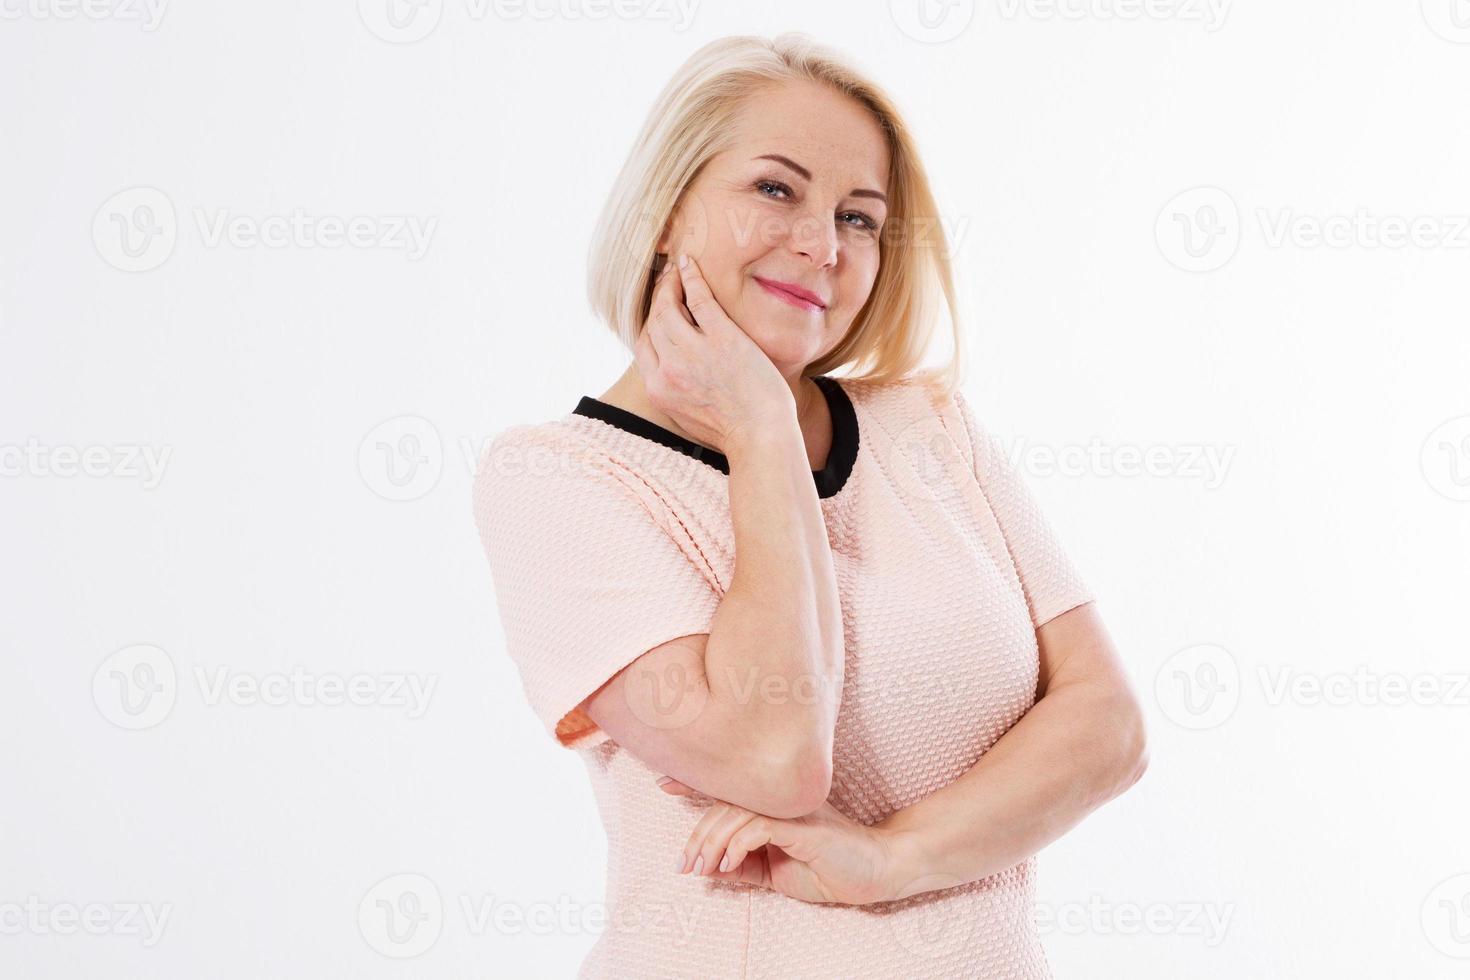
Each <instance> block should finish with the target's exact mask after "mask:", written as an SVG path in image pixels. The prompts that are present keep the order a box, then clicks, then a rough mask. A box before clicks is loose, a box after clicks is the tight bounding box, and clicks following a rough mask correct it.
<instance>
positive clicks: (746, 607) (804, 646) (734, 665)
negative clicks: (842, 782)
mask: <svg viewBox="0 0 1470 980" xmlns="http://www.w3.org/2000/svg"><path fill="white" fill-rule="evenodd" d="M725 449H726V456H727V458H728V460H729V462H730V476H729V494H730V516H731V521H732V523H733V527H734V537H735V572H734V576H733V578H732V581H731V585H730V588H729V589H728V591H727V592H726V594H725V597H724V599H723V600H722V601H721V603H720V607H719V609H718V611H717V613H716V616H715V622H714V623H713V624H712V627H711V632H710V640H709V644H708V646H707V648H706V653H705V670H706V676H707V683H708V686H709V690H710V695H711V697H713V698H715V699H717V700H719V701H721V702H723V703H725V704H727V705H736V706H738V708H739V710H740V711H741V712H742V713H744V714H745V716H746V718H747V720H748V723H749V725H750V727H751V728H753V729H754V730H756V731H762V732H768V733H771V734H772V735H773V736H775V737H776V738H778V739H779V740H782V741H784V742H785V743H786V744H794V745H801V746H804V747H806V748H808V749H809V750H810V751H811V752H812V753H813V754H814V755H821V754H825V755H826V758H827V762H826V764H827V765H828V766H830V757H831V741H832V732H833V729H834V727H835V725H836V720H837V708H838V704H839V703H840V701H841V696H842V680H843V633H842V612H841V606H840V604H839V602H838V598H837V581H836V573H835V570H834V569H833V565H832V552H831V547H830V545H829V544H828V540H827V529H826V522H825V520H824V518H823V516H822V511H821V505H820V501H819V498H818V496H817V491H816V485H815V484H814V483H813V481H812V475H811V467H810V466H809V464H808V461H807V454H806V446H805V442H804V441H803V439H802V435H801V429H800V426H799V425H798V424H797V420H796V413H795V411H794V409H793V411H792V413H791V416H790V424H789V425H781V426H773V427H768V428H766V429H765V430H763V431H762V432H760V433H759V434H757V435H755V436H752V437H751V438H749V439H746V440H743V441H741V442H739V443H734V444H731V445H729V446H727V447H725Z"/></svg>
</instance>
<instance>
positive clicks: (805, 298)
mask: <svg viewBox="0 0 1470 980" xmlns="http://www.w3.org/2000/svg"><path fill="white" fill-rule="evenodd" d="M754 278H755V281H756V282H757V283H759V284H760V287H761V288H762V289H764V290H765V291H766V292H768V293H770V294H771V295H772V296H775V297H776V298H777V299H782V300H785V301H786V302H788V303H790V304H791V305H792V306H795V307H797V308H798V309H802V310H809V311H811V312H816V313H820V312H821V311H822V310H825V309H826V308H827V304H826V303H823V302H822V299H821V297H819V296H817V294H815V293H813V292H811V291H810V290H807V289H802V288H801V287H800V286H798V285H797V284H796V283H794V282H777V281H775V280H773V279H762V278H761V277H760V276H756V277H754Z"/></svg>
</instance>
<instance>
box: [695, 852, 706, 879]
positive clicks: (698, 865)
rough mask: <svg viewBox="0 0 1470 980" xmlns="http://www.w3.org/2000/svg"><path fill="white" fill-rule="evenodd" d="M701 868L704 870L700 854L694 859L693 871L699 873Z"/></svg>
mask: <svg viewBox="0 0 1470 980" xmlns="http://www.w3.org/2000/svg"><path fill="white" fill-rule="evenodd" d="M703 870H704V855H703V854H701V855H700V856H699V857H697V858H695V859H694V873H695V874H696V875H697V874H699V873H700V872H701V871H703Z"/></svg>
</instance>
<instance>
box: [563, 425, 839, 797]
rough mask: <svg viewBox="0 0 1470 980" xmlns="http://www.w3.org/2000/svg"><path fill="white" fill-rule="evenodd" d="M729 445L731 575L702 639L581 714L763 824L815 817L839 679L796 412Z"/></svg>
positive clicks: (656, 661)
mask: <svg viewBox="0 0 1470 980" xmlns="http://www.w3.org/2000/svg"><path fill="white" fill-rule="evenodd" d="M788 422H789V424H782V425H773V426H769V427H765V428H763V429H762V430H761V431H759V432H756V433H752V434H750V435H748V436H745V437H742V438H741V439H739V440H737V441H733V442H731V443H730V444H729V445H727V446H726V447H724V448H725V455H726V458H727V459H728V460H729V463H730V484H729V487H730V516H731V520H732V522H733V526H734V535H735V550H736V562H735V574H734V578H733V580H732V582H731V585H730V588H729V590H728V591H727V592H726V594H725V596H724V598H723V600H722V601H721V602H720V605H719V608H718V609H717V610H716V611H715V615H714V618H713V620H712V621H711V624H710V632H709V633H707V634H697V635H693V636H687V637H681V638H679V639H677V640H672V641H670V642H668V643H664V644H662V645H660V646H658V647H654V648H653V649H651V650H649V651H648V652H646V653H645V654H643V655H642V656H640V657H639V658H638V659H637V660H635V661H633V662H632V663H631V664H629V665H628V666H627V667H625V668H623V670H621V671H619V672H618V674H616V675H614V676H613V678H612V679H611V680H610V681H609V682H608V683H607V684H605V685H604V686H603V687H601V688H599V689H598V690H597V691H596V692H595V693H594V694H592V695H591V696H590V697H589V699H588V700H587V701H586V703H585V710H586V712H587V714H588V715H590V716H591V718H592V720H593V721H595V722H596V723H597V724H598V725H599V726H600V727H601V728H602V729H603V730H604V731H606V732H607V733H608V734H609V735H610V736H611V737H612V738H613V739H615V740H616V741H617V742H618V744H620V745H622V746H625V747H626V748H627V749H628V750H629V751H630V752H632V753H633V754H634V755H635V756H636V757H637V758H639V759H640V760H642V761H643V762H644V763H645V764H647V765H648V766H650V767H651V768H654V769H657V770H659V771H661V772H664V773H667V774H668V775H670V776H673V777H674V778H675V779H678V780H679V781H680V782H683V783H685V784H687V785H688V786H690V787H693V788H694V789H696V790H698V791H700V792H701V793H704V794H706V795H708V796H711V797H714V798H716V799H720V800H727V801H729V802H731V803H735V804H737V805H739V806H743V807H746V808H747V809H750V810H754V811H756V812H759V813H764V814H768V815H770V816H773V817H796V816H802V815H804V814H807V813H810V812H812V811H814V810H816V809H817V808H819V807H820V806H821V805H822V803H823V802H824V801H825V800H826V798H827V794H828V793H829V792H830V789H831V781H832V737H833V729H834V727H835V725H836V719H837V707H838V704H839V702H840V701H841V695H842V680H843V633H842V615H841V607H840V605H839V603H838V599H837V582H836V573H835V571H834V569H833V566H832V553H831V548H830V545H829V544H828V540H827V530H826V524H825V521H824V519H823V516H822V511H821V506H820V501H819V498H818V496H817V491H816V486H815V484H814V483H813V481H812V475H811V468H810V466H809V464H808V460H807V454H806V446H805V442H804V440H803V438H802V434H801V428H800V425H799V424H798V422H797V418H796V412H795V405H794V404H793V405H792V410H791V413H790V416H789V420H788Z"/></svg>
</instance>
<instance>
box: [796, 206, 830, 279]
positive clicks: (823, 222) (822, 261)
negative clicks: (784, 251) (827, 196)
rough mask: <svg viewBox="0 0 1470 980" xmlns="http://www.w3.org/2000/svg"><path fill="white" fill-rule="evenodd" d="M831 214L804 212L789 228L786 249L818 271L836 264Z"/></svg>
mask: <svg viewBox="0 0 1470 980" xmlns="http://www.w3.org/2000/svg"><path fill="white" fill-rule="evenodd" d="M830 214H831V212H825V213H813V212H811V211H807V212H804V213H803V214H802V215H801V216H799V217H798V218H797V219H796V221H795V222H794V223H793V224H792V226H791V233H790V234H789V235H788V236H787V243H788V247H789V248H790V249H791V250H792V251H793V252H795V253H797V254H798V255H805V256H806V257H807V258H808V259H809V260H811V262H812V264H813V265H815V266H816V267H817V268H819V269H825V268H828V267H829V266H833V265H836V264H837V227H836V223H835V222H834V221H833V220H832V219H831V217H830Z"/></svg>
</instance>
